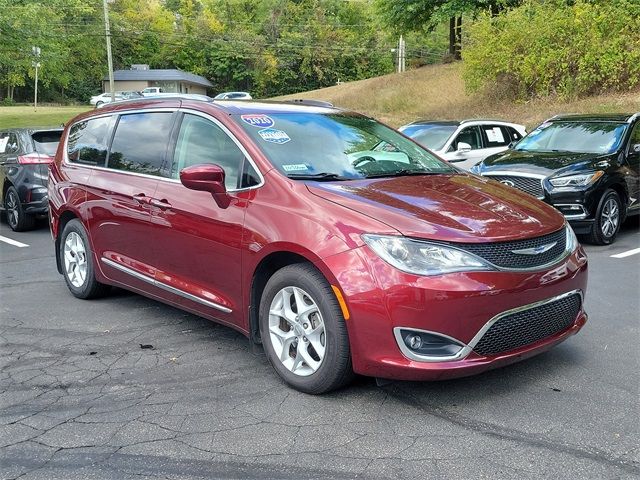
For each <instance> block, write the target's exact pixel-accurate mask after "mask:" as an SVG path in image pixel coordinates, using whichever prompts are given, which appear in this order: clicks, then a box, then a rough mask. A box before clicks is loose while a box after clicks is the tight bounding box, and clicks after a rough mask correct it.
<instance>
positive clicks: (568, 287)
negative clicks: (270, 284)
mask: <svg viewBox="0 0 640 480" xmlns="http://www.w3.org/2000/svg"><path fill="white" fill-rule="evenodd" d="M325 263H326V264H327V266H328V267H329V268H330V269H331V270H332V271H333V272H334V273H335V276H336V279H337V280H338V282H339V284H340V287H341V289H342V290H343V292H344V297H345V300H346V303H347V306H348V308H349V312H350V317H351V318H350V319H349V320H347V329H348V331H349V340H350V345H351V354H352V362H353V368H354V370H355V371H356V373H359V374H362V375H368V376H374V377H380V378H391V379H398V380H440V379H447V378H455V377H463V376H468V375H473V374H476V373H479V372H482V371H485V370H489V369H492V368H496V367H500V366H504V365H507V364H510V363H514V362H517V361H519V360H523V359H525V358H528V357H531V356H533V355H536V354H538V353H541V352H544V351H546V350H548V349H549V348H551V347H553V346H554V345H556V344H558V343H560V342H562V341H563V340H565V339H566V338H568V337H569V336H571V335H573V334H575V333H576V332H578V330H580V328H582V326H583V325H584V324H585V323H586V321H587V315H586V313H585V312H584V310H583V309H582V308H580V311H579V313H578V315H577V316H576V318H575V319H574V320H573V322H571V324H570V325H569V326H568V327H567V328H565V329H563V330H562V331H559V332H557V333H554V334H553V335H550V336H548V337H545V338H543V339H541V340H539V341H536V342H534V343H531V344H527V345H524V346H522V347H519V348H515V349H513V350H510V351H507V352H503V353H498V354H496V355H487V356H483V355H480V354H478V353H477V352H476V351H474V350H473V348H469V349H468V350H467V351H465V352H464V355H462V356H460V357H459V358H456V359H454V360H447V361H419V360H416V359H412V358H409V356H408V355H406V354H404V353H403V352H402V351H401V347H400V346H399V342H398V341H397V339H396V336H395V335H394V329H396V328H397V327H402V328H406V329H412V328H413V329H416V330H424V331H429V332H434V333H436V334H439V335H443V336H446V337H450V338H452V339H455V340H457V341H458V342H460V343H461V344H464V345H466V346H469V345H473V342H474V339H477V336H478V334H479V332H481V330H482V329H483V328H486V325H487V324H488V323H489V322H490V321H491V320H492V319H494V318H496V317H499V316H500V315H501V314H503V313H504V312H509V311H511V310H514V309H519V308H520V307H522V306H526V305H530V304H536V303H538V302H542V301H545V300H548V299H550V298H553V297H558V296H561V295H563V294H566V293H567V292H573V291H578V292H581V293H582V294H584V292H585V291H586V286H587V259H586V255H585V254H584V251H583V250H582V248H581V247H580V248H578V249H577V250H576V251H574V252H573V253H572V254H571V255H569V256H568V257H566V258H565V259H564V260H562V261H560V262H558V263H557V264H555V265H554V266H552V267H549V268H546V269H544V270H541V271H537V272H513V271H497V272H465V273H455V274H448V275H441V276H434V277H420V276H416V275H411V274H407V273H404V272H401V271H399V270H397V269H395V268H393V267H391V266H390V265H388V264H387V263H385V262H384V261H383V260H381V259H380V258H379V257H378V256H377V255H376V254H375V253H373V252H372V251H371V250H369V248H368V247H366V246H365V247H361V248H359V249H356V250H352V251H349V252H344V253H342V254H338V255H335V256H332V257H329V258H328V259H325ZM346 266H348V268H345V267H346Z"/></svg>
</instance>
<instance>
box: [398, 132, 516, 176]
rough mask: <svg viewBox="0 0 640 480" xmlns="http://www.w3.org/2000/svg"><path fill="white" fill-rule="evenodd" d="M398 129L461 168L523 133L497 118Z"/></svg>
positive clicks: (467, 168) (491, 153)
mask: <svg viewBox="0 0 640 480" xmlns="http://www.w3.org/2000/svg"><path fill="white" fill-rule="evenodd" d="M400 131H401V132H402V133H404V134H405V135H407V136H409V137H411V138H413V139H414V140H415V141H416V142H418V143H419V144H420V145H422V146H424V147H426V148H428V149H429V150H431V151H432V152H434V153H436V154H437V155H438V156H439V157H440V158H443V159H445V160H447V161H448V162H450V163H453V164H455V165H456V166H457V167H460V168H463V169H465V170H469V169H470V168H471V167H473V166H474V165H475V164H476V163H478V162H480V161H482V160H484V159H485V158H487V157H488V156H489V155H493V154H494V153H500V152H502V151H503V150H506V149H507V148H508V147H509V144H511V142H516V141H518V140H520V139H521V138H522V137H524V136H525V135H526V134H527V132H526V130H525V127H524V126H523V125H518V124H516V123H507V122H502V121H499V120H462V121H460V122H457V121H451V122H446V121H445V122H435V121H434V122H432V121H418V122H413V123H410V124H408V125H404V126H403V127H400Z"/></svg>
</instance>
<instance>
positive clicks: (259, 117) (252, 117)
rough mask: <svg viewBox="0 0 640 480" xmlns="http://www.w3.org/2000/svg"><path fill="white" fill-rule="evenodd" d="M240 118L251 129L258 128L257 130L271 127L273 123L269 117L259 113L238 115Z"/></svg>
mask: <svg viewBox="0 0 640 480" xmlns="http://www.w3.org/2000/svg"><path fill="white" fill-rule="evenodd" d="M240 118H241V119H242V121H243V122H244V123H248V124H249V125H251V126H253V127H258V128H268V127H273V124H274V123H275V122H274V121H273V118H271V117H269V116H268V115H263V114H261V113H252V114H247V115H240Z"/></svg>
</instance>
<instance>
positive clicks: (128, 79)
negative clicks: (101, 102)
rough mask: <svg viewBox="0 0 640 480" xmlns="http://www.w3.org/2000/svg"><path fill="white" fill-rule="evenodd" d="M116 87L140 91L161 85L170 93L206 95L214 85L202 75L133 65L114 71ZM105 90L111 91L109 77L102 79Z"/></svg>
mask: <svg viewBox="0 0 640 480" xmlns="http://www.w3.org/2000/svg"><path fill="white" fill-rule="evenodd" d="M113 80H114V87H115V88H114V89H115V91H118V92H128V91H136V92H140V91H142V90H144V89H145V88H147V87H160V88H162V91H163V92H169V93H197V94H201V95H206V93H207V88H209V87H212V86H213V85H212V84H211V82H210V81H209V80H207V79H206V78H204V77H201V76H200V75H195V74H193V73H189V72H183V71H182V70H176V69H150V68H149V66H148V65H132V66H131V69H130V70H115V71H114V72H113ZM102 88H103V91H104V92H108V91H109V77H108V76H107V77H105V78H103V79H102Z"/></svg>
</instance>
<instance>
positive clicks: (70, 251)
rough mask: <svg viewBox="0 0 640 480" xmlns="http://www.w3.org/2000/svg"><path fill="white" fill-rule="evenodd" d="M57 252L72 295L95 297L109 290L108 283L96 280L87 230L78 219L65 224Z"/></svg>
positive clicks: (87, 297) (85, 297) (86, 297)
mask: <svg viewBox="0 0 640 480" xmlns="http://www.w3.org/2000/svg"><path fill="white" fill-rule="evenodd" d="M59 254H60V258H61V260H62V261H61V263H62V274H63V276H64V280H65V282H66V283H67V287H69V290H70V291H71V293H72V294H73V295H74V296H76V297H78V298H84V299H89V298H97V297H101V296H103V295H105V294H106V293H107V292H108V291H109V286H108V285H105V284H103V283H100V282H98V281H97V280H96V277H95V267H94V264H93V254H92V252H91V247H90V244H89V240H88V238H87V232H86V230H85V229H84V227H83V226H82V223H80V221H79V220H71V221H69V223H67V224H66V225H65V227H64V230H63V231H62V236H61V238H60V252H59Z"/></svg>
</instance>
